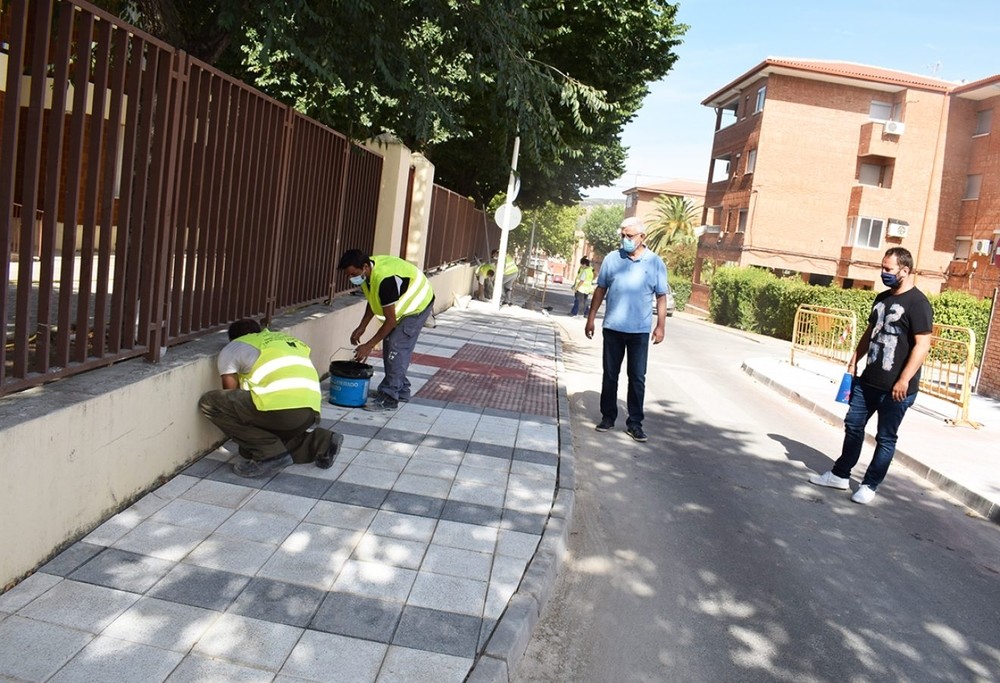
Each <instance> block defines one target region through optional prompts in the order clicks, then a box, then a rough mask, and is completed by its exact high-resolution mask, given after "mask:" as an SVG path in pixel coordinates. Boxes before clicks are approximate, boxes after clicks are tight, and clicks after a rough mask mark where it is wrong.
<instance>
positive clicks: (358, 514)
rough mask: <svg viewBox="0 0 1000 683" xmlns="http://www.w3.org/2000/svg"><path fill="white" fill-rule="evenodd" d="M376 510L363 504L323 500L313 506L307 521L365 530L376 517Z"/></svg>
mask: <svg viewBox="0 0 1000 683" xmlns="http://www.w3.org/2000/svg"><path fill="white" fill-rule="evenodd" d="M376 512H377V510H375V509H373V508H370V507H363V506H361V505H350V504H348V503H337V502H334V501H327V500H321V501H318V502H317V503H316V504H315V505H314V506H313V508H312V509H311V510H310V512H309V514H308V515H307V516H306V518H305V521H307V522H312V523H313V524H321V525H323V526H333V527H339V528H341V529H354V530H364V529H367V528H368V525H369V524H371V521H372V520H373V519H375V514H376Z"/></svg>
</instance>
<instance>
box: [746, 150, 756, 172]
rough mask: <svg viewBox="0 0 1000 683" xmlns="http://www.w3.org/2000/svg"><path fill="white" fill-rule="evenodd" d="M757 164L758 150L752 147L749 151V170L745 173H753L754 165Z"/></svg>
mask: <svg viewBox="0 0 1000 683" xmlns="http://www.w3.org/2000/svg"><path fill="white" fill-rule="evenodd" d="M756 165H757V150H755V149H751V150H750V151H749V152H747V170H746V171H744V173H753V169H754V167H755V166H756Z"/></svg>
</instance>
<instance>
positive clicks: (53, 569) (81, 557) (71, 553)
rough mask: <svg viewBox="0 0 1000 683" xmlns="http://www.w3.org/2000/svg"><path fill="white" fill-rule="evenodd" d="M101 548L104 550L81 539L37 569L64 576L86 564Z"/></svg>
mask: <svg viewBox="0 0 1000 683" xmlns="http://www.w3.org/2000/svg"><path fill="white" fill-rule="evenodd" d="M102 550H104V548H103V547H101V546H99V545H94V544H92V543H85V542H83V541H81V542H78V543H74V544H73V545H71V546H70V547H68V548H66V550H64V551H62V552H61V553H59V554H58V555H56V556H55V557H53V558H52V559H51V560H49V561H48V562H46V563H45V564H44V565H42V567H41V569H39V571H41V572H45V573H46V574H54V575H56V576H66V575H67V574H71V573H73V572H74V571H76V570H77V569H78V568H79V567H80V566H81V565H83V564H86V563H87V562H88V561H90V559H91V558H92V557H94V556H95V555H97V554H98V553H99V552H101V551H102Z"/></svg>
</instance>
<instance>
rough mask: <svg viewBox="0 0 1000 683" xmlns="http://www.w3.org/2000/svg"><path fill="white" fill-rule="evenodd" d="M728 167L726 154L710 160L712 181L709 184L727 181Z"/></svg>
mask: <svg viewBox="0 0 1000 683" xmlns="http://www.w3.org/2000/svg"><path fill="white" fill-rule="evenodd" d="M729 165H730V164H729V155H728V154H725V155H723V156H720V157H715V159H713V160H712V180H711V181H710V182H713V183H721V182H722V181H723V180H729Z"/></svg>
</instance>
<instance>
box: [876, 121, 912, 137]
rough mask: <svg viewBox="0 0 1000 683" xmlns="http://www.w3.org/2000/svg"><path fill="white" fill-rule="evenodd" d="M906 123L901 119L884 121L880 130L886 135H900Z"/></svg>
mask: <svg viewBox="0 0 1000 683" xmlns="http://www.w3.org/2000/svg"><path fill="white" fill-rule="evenodd" d="M905 130H906V125H905V124H904V123H903V122H902V121H886V122H885V124H884V125H883V127H882V131H883V132H884V133H886V134H887V135H902V134H903V131H905Z"/></svg>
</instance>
